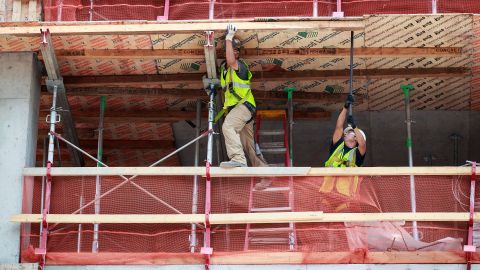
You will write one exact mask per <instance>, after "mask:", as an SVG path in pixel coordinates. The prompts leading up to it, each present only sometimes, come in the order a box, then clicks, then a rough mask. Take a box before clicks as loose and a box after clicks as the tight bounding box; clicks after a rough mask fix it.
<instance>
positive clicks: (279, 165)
mask: <svg viewBox="0 0 480 270" xmlns="http://www.w3.org/2000/svg"><path fill="white" fill-rule="evenodd" d="M268 166H269V167H285V163H270V164H268Z"/></svg>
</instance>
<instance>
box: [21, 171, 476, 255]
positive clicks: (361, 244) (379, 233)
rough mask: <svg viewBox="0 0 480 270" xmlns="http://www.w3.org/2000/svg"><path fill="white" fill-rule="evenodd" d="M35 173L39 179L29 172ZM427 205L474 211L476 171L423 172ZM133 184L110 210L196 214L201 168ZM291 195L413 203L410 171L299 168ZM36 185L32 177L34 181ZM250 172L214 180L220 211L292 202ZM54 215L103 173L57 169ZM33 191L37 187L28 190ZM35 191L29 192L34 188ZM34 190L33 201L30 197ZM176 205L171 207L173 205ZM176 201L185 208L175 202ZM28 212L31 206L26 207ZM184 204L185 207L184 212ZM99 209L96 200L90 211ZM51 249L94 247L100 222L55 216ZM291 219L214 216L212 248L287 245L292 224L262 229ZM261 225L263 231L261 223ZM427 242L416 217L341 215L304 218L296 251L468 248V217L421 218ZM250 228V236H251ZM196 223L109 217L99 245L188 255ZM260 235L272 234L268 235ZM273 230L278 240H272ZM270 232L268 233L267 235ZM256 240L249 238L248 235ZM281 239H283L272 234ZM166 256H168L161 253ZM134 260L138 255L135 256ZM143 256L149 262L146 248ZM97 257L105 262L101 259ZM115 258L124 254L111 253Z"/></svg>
mask: <svg viewBox="0 0 480 270" xmlns="http://www.w3.org/2000/svg"><path fill="white" fill-rule="evenodd" d="M273 180H274V181H273V184H272V187H285V186H288V182H289V179H288V178H285V179H282V178H275V179H273ZM26 181H31V180H28V178H27V180H26ZM122 181H124V180H123V179H121V178H120V177H102V184H101V187H102V193H105V192H107V191H108V190H110V189H111V188H113V187H115V186H117V185H118V184H119V183H121V182H122ZM415 181H416V192H417V194H416V196H417V211H418V212H468V202H469V198H468V196H469V187H470V186H469V185H470V183H469V178H468V177H457V176H455V177H453V176H452V177H445V176H441V177H440V176H438V177H426V176H417V177H415ZM133 182H134V183H135V185H133V184H131V183H126V184H124V185H123V186H121V187H119V188H118V189H116V190H114V191H113V192H111V193H110V194H108V195H106V196H105V197H104V198H102V200H101V206H100V208H101V214H175V213H178V212H181V213H185V214H186V213H192V191H193V177H180V176H176V177H170V176H168V177H167V176H155V177H152V176H141V177H137V178H135V179H134V180H133ZM199 183H200V185H199V192H198V200H199V204H198V213H204V203H205V186H204V179H202V178H200V181H199ZM293 183H294V184H293V185H294V188H293V197H294V200H293V201H292V205H291V206H293V210H294V211H296V212H297V211H324V212H328V213H344V212H352V213H376V212H409V211H410V192H409V177H408V176H405V177H403V176H382V177H295V178H294V180H293ZM26 186H28V185H26ZM33 187H34V188H33V200H32V202H33V204H32V205H33V206H32V212H33V213H40V197H41V196H40V194H41V178H39V177H37V178H36V179H35V180H34V186H33ZM250 187H251V180H250V179H242V178H223V179H213V180H212V213H247V212H249V202H250V194H253V195H252V196H253V197H252V200H251V203H252V208H266V207H285V206H289V200H288V191H287V192H285V191H283V192H282V191H277V192H272V191H264V192H258V191H256V192H250ZM52 190H53V191H52V196H51V198H52V205H51V213H52V214H71V213H74V212H76V213H79V211H77V210H78V209H79V208H80V206H81V205H85V204H86V203H89V202H91V201H92V200H93V198H94V194H95V177H54V179H53V186H52ZM27 193H28V192H27ZM27 195H28V194H27ZM28 201H29V200H28V199H27V198H24V202H25V204H26V205H28ZM166 204H168V205H169V206H166ZM172 208H174V209H176V210H172ZM24 210H25V211H26V212H30V211H29V210H27V209H25V208H24ZM177 211H178V212H177ZM82 213H84V214H91V213H94V206H93V204H91V205H89V206H88V207H86V208H85V209H83V210H82ZM50 226H51V233H50V235H49V238H48V239H49V240H48V252H49V253H52V252H53V253H58V252H60V253H62V252H73V253H75V252H77V251H80V252H83V253H90V252H91V250H92V239H93V226H92V225H89V224H82V225H81V226H79V225H78V224H55V225H54V224H50ZM199 226H200V227H197V231H196V235H197V239H198V242H197V245H196V251H199V248H200V247H201V246H202V244H203V243H202V239H203V230H202V227H201V225H199ZM288 226H289V224H252V225H251V226H250V228H249V229H247V226H246V225H244V224H239V225H229V226H225V225H213V229H212V247H213V248H214V250H215V252H242V251H251V250H262V251H272V252H277V251H288V250H290V246H289V244H288V240H287V242H285V241H283V242H282V241H280V243H271V241H273V240H272V239H273V238H275V239H276V240H275V241H278V239H280V238H283V239H288V234H289V233H290V232H291V231H287V232H285V230H284V231H281V230H278V231H275V232H274V233H273V234H272V232H258V229H266V228H268V229H271V228H285V227H287V228H288ZM255 230H257V232H256V233H255V235H254V234H253V233H252V231H255ZM418 230H419V232H420V241H416V240H414V239H413V237H412V236H411V231H412V224H411V223H410V222H345V223H343V222H338V223H298V224H296V225H295V230H294V232H295V235H296V237H295V240H296V244H297V246H296V248H295V250H296V251H300V252H323V251H328V252H336V251H354V250H358V249H362V250H368V251H392V250H394V251H395V250H400V251H415V250H419V251H430V250H435V251H461V250H462V246H463V243H465V240H466V236H467V223H466V222H419V223H418ZM247 231H248V241H246V236H247ZM190 233H191V225H190V224H101V225H100V226H99V252H100V254H102V253H104V254H110V253H112V252H113V253H136V254H137V253H138V254H147V253H156V254H157V253H158V254H169V253H170V254H174V253H175V254H177V253H180V254H181V253H185V254H187V253H188V252H189V250H190V248H189V247H190V243H189V235H190ZM22 239H23V241H22V249H23V252H22V254H23V255H22V257H23V260H24V261H29V260H32V258H31V257H32V253H31V252H29V251H31V250H32V246H33V247H37V246H38V243H39V225H38V224H34V225H31V230H30V231H29V230H28V227H27V226H26V225H24V226H23V233H22ZM258 239H263V240H261V241H259V240H258ZM265 239H270V240H271V241H267V242H265ZM262 241H263V242H262ZM247 242H248V246H246V243H247ZM273 242H274V241H273ZM158 254H157V256H160V257H161V256H162V255H158ZM132 260H134V261H135V259H132ZM138 260H140V262H139V261H137V263H141V259H140V257H139V258H138ZM90 263H94V264H102V263H105V262H102V261H97V262H95V260H94V261H93V262H90ZM109 263H115V260H114V259H113V261H109Z"/></svg>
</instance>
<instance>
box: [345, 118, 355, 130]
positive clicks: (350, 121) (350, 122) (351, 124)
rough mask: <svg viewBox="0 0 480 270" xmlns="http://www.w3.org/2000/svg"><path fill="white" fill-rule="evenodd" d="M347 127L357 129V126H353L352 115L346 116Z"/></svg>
mask: <svg viewBox="0 0 480 270" xmlns="http://www.w3.org/2000/svg"><path fill="white" fill-rule="evenodd" d="M347 125H348V126H351V127H352V128H353V129H355V128H356V127H357V125H355V121H354V120H353V115H349V116H347Z"/></svg>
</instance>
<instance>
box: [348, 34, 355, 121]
mask: <svg viewBox="0 0 480 270" xmlns="http://www.w3.org/2000/svg"><path fill="white" fill-rule="evenodd" d="M353 38H354V32H353V31H351V32H350V83H349V85H348V88H349V90H348V92H349V94H350V95H353V42H354V41H353ZM352 113H353V112H352V104H350V106H349V107H348V115H350V116H351V115H352Z"/></svg>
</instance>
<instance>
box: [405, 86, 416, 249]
mask: <svg viewBox="0 0 480 270" xmlns="http://www.w3.org/2000/svg"><path fill="white" fill-rule="evenodd" d="M401 88H402V90H403V94H404V95H405V116H406V121H405V122H406V124H407V148H408V166H409V167H413V151H412V120H411V114H410V94H409V91H410V90H413V86H412V85H402V86H401ZM416 200H417V199H416V195H415V176H414V175H410V203H411V207H412V213H416V212H417V202H416ZM412 234H413V238H414V239H415V240H417V241H418V240H419V237H418V228H417V221H412Z"/></svg>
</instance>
